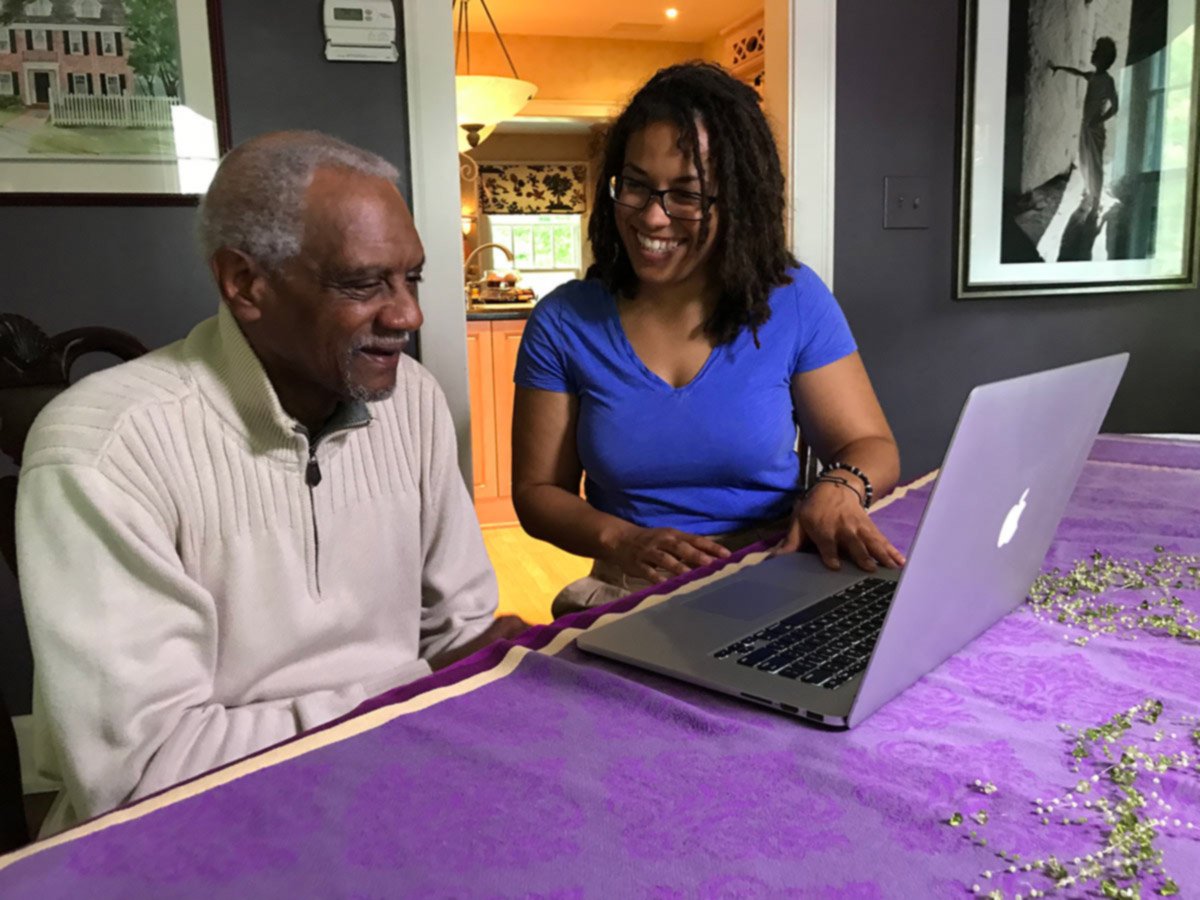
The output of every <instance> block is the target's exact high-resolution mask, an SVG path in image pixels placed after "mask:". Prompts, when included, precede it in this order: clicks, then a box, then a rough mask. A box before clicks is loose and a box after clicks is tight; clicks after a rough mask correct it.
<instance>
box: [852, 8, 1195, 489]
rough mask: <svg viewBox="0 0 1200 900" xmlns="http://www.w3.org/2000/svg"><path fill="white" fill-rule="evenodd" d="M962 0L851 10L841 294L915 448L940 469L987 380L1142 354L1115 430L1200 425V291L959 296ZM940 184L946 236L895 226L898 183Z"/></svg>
mask: <svg viewBox="0 0 1200 900" xmlns="http://www.w3.org/2000/svg"><path fill="white" fill-rule="evenodd" d="M960 15H961V10H960V3H959V2H958V0H890V2H888V3H879V2H877V0H840V2H839V3H838V10H837V16H838V23H837V29H838V38H837V68H838V72H837V160H836V195H835V201H836V226H835V229H836V231H835V261H834V282H835V284H834V289H835V292H836V293H837V295H838V298H839V299H840V301H841V303H842V306H843V307H844V309H845V310H846V314H847V316H848V318H849V319H850V324H851V326H852V327H853V329H854V333H855V336H856V337H857V339H858V342H859V345H860V348H861V351H862V355H863V358H864V360H865V361H866V365H867V368H868V371H869V372H870V374H871V377H872V380H873V381H874V384H875V387H876V390H877V391H878V393H879V397H880V400H881V402H882V403H883V407H884V410H885V411H886V412H887V414H888V417H889V420H890V421H891V424H892V427H893V429H894V430H895V432H896V437H897V439H898V440H899V443H900V452H901V458H902V466H903V472H904V477H905V478H913V477H916V476H918V475H920V474H922V473H924V472H926V471H928V470H929V469H932V468H934V467H936V466H937V465H938V464H939V463H940V461H941V455H942V453H943V452H944V450H945V448H946V445H947V443H948V442H949V439H950V434H951V431H952V430H953V427H954V423H955V421H956V418H957V415H958V411H959V408H960V406H961V404H962V402H963V400H964V399H965V398H966V395H967V392H968V391H969V390H970V388H971V387H972V386H974V385H975V384H978V383H980V382H984V381H989V380H994V379H997V378H1003V377H1008V376H1011V375H1017V374H1022V373H1024V372H1028V371H1032V370H1035V369H1038V368H1046V367H1050V366H1055V365H1064V364H1067V363H1072V362H1078V361H1080V360H1082V359H1086V358H1089V357H1092V356H1100V355H1104V354H1107V353H1114V352H1117V351H1120V350H1128V351H1130V353H1131V359H1130V363H1129V368H1128V370H1127V372H1126V374H1125V379H1124V381H1123V383H1122V385H1121V387H1120V389H1119V390H1118V392H1117V396H1116V399H1115V400H1114V402H1113V407H1112V410H1111V411H1110V413H1109V416H1108V419H1107V421H1106V422H1105V429H1106V430H1109V431H1118V432H1134V431H1193V432H1197V431H1200V292H1197V291H1194V290H1192V291H1181V292H1164V293H1142V294H1136V293H1133V294H1116V295H1092V296H1070V297H1058V298H1054V297H1041V298H1029V299H1024V298H1020V299H1010V300H972V301H957V300H954V299H953V283H954V282H953V274H954V273H953V268H952V266H953V253H952V246H953V242H954V238H955V227H954V196H955V179H956V159H957V146H958V125H957V115H958V96H959V95H958V68H959V63H958V46H959V28H960ZM886 175H925V176H928V177H929V178H930V180H931V197H930V198H929V203H930V208H931V213H932V227H931V228H929V229H928V230H923V231H899V230H892V231H884V230H883V228H882V225H881V219H882V202H883V201H882V195H883V178H884V176H886Z"/></svg>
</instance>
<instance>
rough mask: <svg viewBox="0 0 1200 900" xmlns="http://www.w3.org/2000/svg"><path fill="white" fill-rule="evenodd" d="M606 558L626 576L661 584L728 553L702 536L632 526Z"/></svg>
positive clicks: (673, 530)
mask: <svg viewBox="0 0 1200 900" xmlns="http://www.w3.org/2000/svg"><path fill="white" fill-rule="evenodd" d="M606 556H607V559H608V561H609V562H611V563H613V564H615V565H617V566H618V567H619V568H620V569H621V571H622V572H624V573H625V574H626V575H631V576H633V577H634V578H641V579H643V580H645V581H649V582H650V583H652V584H661V583H662V582H664V581H666V580H667V579H668V578H674V577H675V576H676V575H682V574H683V573H684V572H689V571H691V570H692V569H695V568H697V567H699V566H706V565H708V564H709V563H710V562H712V561H713V560H715V559H724V558H726V557H727V556H729V550H727V549H726V548H725V547H722V546H721V545H720V544H718V543H717V542H716V541H714V540H712V539H711V538H706V537H704V536H702V535H698V534H688V533H687V532H684V531H678V530H676V529H674V528H641V527H639V526H637V525H629V526H628V527H627V528H624V529H622V530H621V532H620V533H619V534H618V535H617V537H616V538H615V540H613V541H612V549H611V550H610V551H609V552H608V554H606Z"/></svg>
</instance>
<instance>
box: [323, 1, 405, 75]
mask: <svg viewBox="0 0 1200 900" xmlns="http://www.w3.org/2000/svg"><path fill="white" fill-rule="evenodd" d="M325 58H326V59H330V60H335V61H339V62H341V61H353V62H395V61H396V60H398V59H399V58H400V54H399V52H397V50H396V8H395V6H393V5H392V0H325Z"/></svg>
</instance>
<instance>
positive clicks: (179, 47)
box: [0, 0, 229, 203]
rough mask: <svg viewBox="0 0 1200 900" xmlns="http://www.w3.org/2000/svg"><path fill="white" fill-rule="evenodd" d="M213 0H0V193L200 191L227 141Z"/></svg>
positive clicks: (41, 198) (9, 197) (181, 196)
mask: <svg viewBox="0 0 1200 900" xmlns="http://www.w3.org/2000/svg"><path fill="white" fill-rule="evenodd" d="M219 22H220V7H219V4H218V2H217V0H0V203H25V202H32V203H47V202H51V203H52V202H72V203H76V202H83V203H89V202H90V203H97V202H99V203H114V202H115V203H121V202H126V203H129V202H132V203H194V202H195V201H196V197H197V196H198V195H200V194H202V193H204V191H205V190H206V189H207V187H208V183H209V181H210V180H211V179H212V175H213V173H214V172H215V171H216V167H217V162H218V161H219V159H220V155H221V152H222V150H223V149H226V148H227V147H228V144H229V140H228V135H229V129H228V123H227V115H226V111H225V98H224V67H223V64H222V54H221V45H220V27H219Z"/></svg>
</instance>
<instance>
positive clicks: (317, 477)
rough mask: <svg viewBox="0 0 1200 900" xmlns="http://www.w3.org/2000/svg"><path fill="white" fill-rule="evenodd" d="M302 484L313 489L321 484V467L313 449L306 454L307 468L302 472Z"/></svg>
mask: <svg viewBox="0 0 1200 900" xmlns="http://www.w3.org/2000/svg"><path fill="white" fill-rule="evenodd" d="M304 483H305V484H307V485H308V486H309V487H310V488H315V487H316V486H317V485H318V484H320V483H321V466H320V464H319V463H318V462H317V453H316V448H315V447H314V448H313V450H312V451H310V452H309V454H308V467H307V468H306V469H305V470H304Z"/></svg>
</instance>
